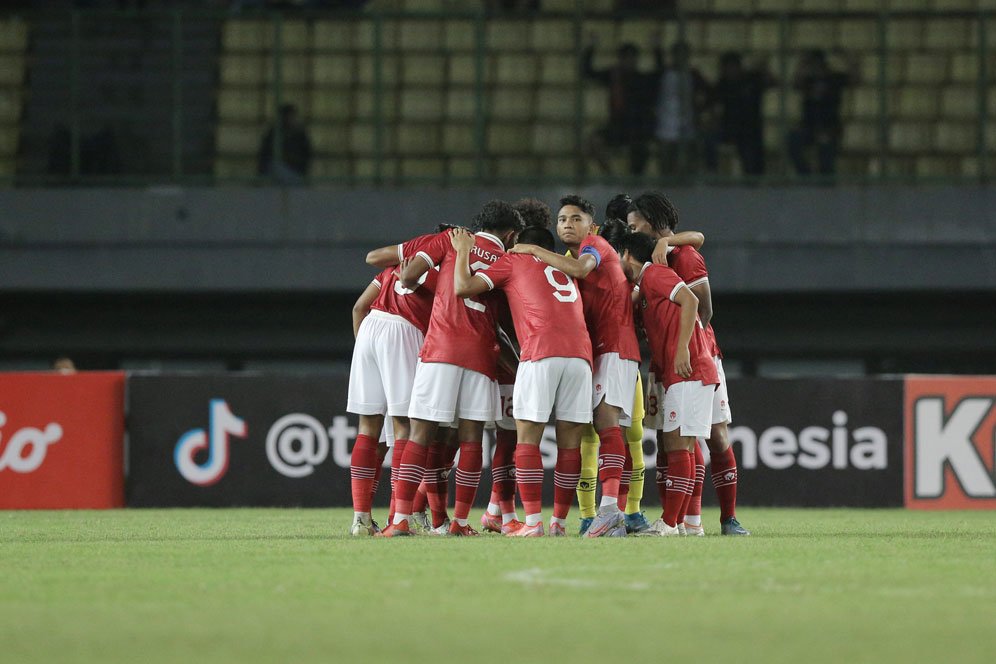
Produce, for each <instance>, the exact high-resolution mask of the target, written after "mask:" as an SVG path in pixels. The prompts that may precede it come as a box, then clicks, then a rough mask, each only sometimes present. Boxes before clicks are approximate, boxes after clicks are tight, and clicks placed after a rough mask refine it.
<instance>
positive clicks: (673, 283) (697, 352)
mask: <svg viewBox="0 0 996 664" xmlns="http://www.w3.org/2000/svg"><path fill="white" fill-rule="evenodd" d="M685 286H686V284H685V282H684V281H682V280H681V278H680V277H679V276H678V274H677V273H676V272H675V271H674V270H672V269H671V268H669V267H667V266H666V265H653V264H651V263H647V264H646V265H644V266H643V271H642V272H641V273H640V293H641V294H642V295H643V321H644V329H645V330H646V331H647V340H648V341H649V343H650V352H651V353H653V356H654V361H653V364H654V368H655V369H658V370H659V371H660V372H661V373H660V374H659V376H658V378H659V380H660V381H661V382H662V383H664V387H670V386H671V385H674V384H675V383H680V382H682V381H686V380H687V381H693V380H700V381H702V384H703V385H716V384H718V383H719V374H718V373H717V372H716V364H715V363H714V362H713V361H712V356H711V355H710V354H709V350H710V349H709V346H708V339H706V336H705V330H703V329H702V326H700V325H697V324H696V325H693V326H692V337H691V339H690V340H689V342H688V355H689V358H690V359H691V364H692V375H691V376H689V377H688V378H682V377H681V376H679V375H678V374H677V373H675V371H674V356H675V354H676V352H677V349H678V335H679V333H680V331H681V305H678V304H675V302H674V297H675V295H677V293H678V291H679V290H681V289H682V288H685Z"/></svg>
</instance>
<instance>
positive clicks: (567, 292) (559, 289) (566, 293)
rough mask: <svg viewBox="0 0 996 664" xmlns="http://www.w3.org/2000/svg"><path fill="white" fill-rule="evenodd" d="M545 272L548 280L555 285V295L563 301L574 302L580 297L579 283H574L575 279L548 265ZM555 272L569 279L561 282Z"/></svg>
mask: <svg viewBox="0 0 996 664" xmlns="http://www.w3.org/2000/svg"><path fill="white" fill-rule="evenodd" d="M543 274H545V275H546V280H547V281H549V282H550V285H551V286H553V296H554V297H555V298H557V299H558V300H559V301H561V302H574V301H575V300H577V299H578V285H577V284H576V283H574V280H573V279H571V278H570V277H569V276H567V275H566V274H564V273H563V272H561V271H560V270H558V269H557V268H555V267H553V266H552V265H548V266H547V267H546V269H545V270H543ZM554 274H559V275H560V276H561V277H563V278H564V279H566V280H567V283H566V284H564V283H561V282H559V281H558V280H557V278H556V277H554V276H553V275H554Z"/></svg>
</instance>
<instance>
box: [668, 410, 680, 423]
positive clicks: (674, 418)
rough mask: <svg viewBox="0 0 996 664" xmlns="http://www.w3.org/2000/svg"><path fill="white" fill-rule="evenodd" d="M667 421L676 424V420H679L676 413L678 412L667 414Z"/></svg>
mask: <svg viewBox="0 0 996 664" xmlns="http://www.w3.org/2000/svg"><path fill="white" fill-rule="evenodd" d="M667 419H669V420H670V421H672V422H674V421H675V420H677V419H678V413H676V412H674V411H673V410H672V411H671V412H670V413H668V414H667Z"/></svg>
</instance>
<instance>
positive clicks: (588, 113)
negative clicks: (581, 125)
mask: <svg viewBox="0 0 996 664" xmlns="http://www.w3.org/2000/svg"><path fill="white" fill-rule="evenodd" d="M583 108H584V117H585V118H586V119H588V120H594V121H597V122H605V121H606V120H607V119H608V117H609V92H608V90H606V89H605V88H603V87H601V86H599V85H588V86H585V89H584V106H583Z"/></svg>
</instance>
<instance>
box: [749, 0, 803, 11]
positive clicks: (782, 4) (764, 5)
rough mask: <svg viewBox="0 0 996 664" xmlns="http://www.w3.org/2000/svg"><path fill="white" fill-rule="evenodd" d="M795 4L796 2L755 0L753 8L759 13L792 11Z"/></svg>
mask: <svg viewBox="0 0 996 664" xmlns="http://www.w3.org/2000/svg"><path fill="white" fill-rule="evenodd" d="M797 2H798V0H756V5H755V7H756V9H757V11H759V12H781V11H792V10H793V9H795V8H796V4H797Z"/></svg>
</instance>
